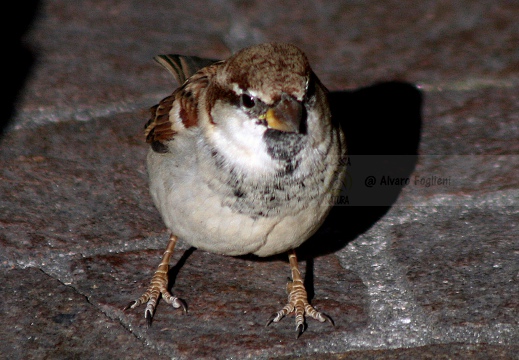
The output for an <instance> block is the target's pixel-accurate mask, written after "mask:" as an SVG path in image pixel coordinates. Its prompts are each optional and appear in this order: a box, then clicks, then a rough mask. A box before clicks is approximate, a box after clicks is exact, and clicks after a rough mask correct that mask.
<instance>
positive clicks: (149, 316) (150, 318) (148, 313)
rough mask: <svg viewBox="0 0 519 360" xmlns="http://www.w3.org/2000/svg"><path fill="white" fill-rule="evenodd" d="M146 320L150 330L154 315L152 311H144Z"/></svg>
mask: <svg viewBox="0 0 519 360" xmlns="http://www.w3.org/2000/svg"><path fill="white" fill-rule="evenodd" d="M144 318H145V319H146V326H147V327H148V328H150V327H151V323H152V321H153V313H152V311H151V310H150V309H146V310H145V311H144Z"/></svg>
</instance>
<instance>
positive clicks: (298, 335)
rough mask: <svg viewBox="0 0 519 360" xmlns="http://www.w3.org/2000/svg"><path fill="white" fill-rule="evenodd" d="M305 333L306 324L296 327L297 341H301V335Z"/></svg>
mask: <svg viewBox="0 0 519 360" xmlns="http://www.w3.org/2000/svg"><path fill="white" fill-rule="evenodd" d="M304 331H305V324H299V325H297V327H296V332H297V334H296V340H297V339H299V337H300V336H301V334H302V333H303V332H304Z"/></svg>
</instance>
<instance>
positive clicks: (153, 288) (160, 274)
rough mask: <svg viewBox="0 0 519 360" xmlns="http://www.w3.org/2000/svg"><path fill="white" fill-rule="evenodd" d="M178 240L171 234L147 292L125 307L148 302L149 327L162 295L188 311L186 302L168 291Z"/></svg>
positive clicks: (168, 301)
mask: <svg viewBox="0 0 519 360" xmlns="http://www.w3.org/2000/svg"><path fill="white" fill-rule="evenodd" d="M176 240H177V238H176V237H175V236H171V238H170V241H169V244H168V247H167V248H166V251H165V252H164V255H163V257H162V261H161V262H160V265H159V267H158V268H157V271H155V274H154V275H153V277H152V278H151V283H150V286H149V287H148V289H147V290H146V292H145V293H144V294H142V295H141V297H140V298H138V299H137V300H135V301H132V302H130V303H129V304H128V305H127V306H126V307H125V308H124V310H128V309H135V308H136V307H137V306H139V305H142V304H144V303H146V309H145V310H144V318H145V319H146V322H147V325H148V327H150V326H151V321H152V318H153V314H154V313H155V307H156V306H157V302H158V300H159V297H160V295H162V298H163V299H164V301H166V302H167V303H168V304H170V305H172V306H173V307H174V308H175V309H178V308H182V309H183V310H184V312H187V305H186V302H185V301H184V300H182V299H180V298H177V297H175V296H173V295H171V293H170V292H169V291H168V270H169V260H170V258H171V254H172V253H173V249H174V247H175V244H176Z"/></svg>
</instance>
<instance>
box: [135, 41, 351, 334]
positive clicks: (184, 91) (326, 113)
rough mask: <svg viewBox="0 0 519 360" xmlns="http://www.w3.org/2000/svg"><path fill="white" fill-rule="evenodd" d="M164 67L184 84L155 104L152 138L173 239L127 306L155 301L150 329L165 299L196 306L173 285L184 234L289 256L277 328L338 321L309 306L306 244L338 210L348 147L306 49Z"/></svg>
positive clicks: (265, 49) (275, 47)
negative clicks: (303, 268) (300, 253)
mask: <svg viewBox="0 0 519 360" xmlns="http://www.w3.org/2000/svg"><path fill="white" fill-rule="evenodd" d="M156 60H157V61H158V62H159V63H160V64H161V65H163V66H164V67H165V68H166V69H167V70H169V71H170V72H171V73H172V74H173V75H174V76H175V77H176V79H177V81H179V83H180V84H182V85H181V86H180V87H179V88H178V89H176V90H175V91H174V92H173V94H172V95H171V96H168V97H166V98H165V99H163V100H162V101H161V102H160V103H159V104H158V105H156V106H154V107H153V108H152V109H151V114H152V115H151V119H150V120H149V121H148V123H147V124H146V131H145V134H146V140H147V142H148V143H149V144H150V145H151V149H150V151H149V153H148V158H147V164H148V173H149V177H150V192H151V195H152V197H153V201H154V202H155V205H156V207H157V208H158V210H159V212H160V213H161V215H162V218H163V220H164V223H165V224H166V226H167V227H168V229H169V230H170V231H171V237H170V241H169V244H168V246H167V249H166V252H165V253H164V256H163V258H162V261H161V263H160V265H159V267H158V270H157V271H156V272H155V275H154V276H153V278H152V280H151V285H150V287H149V288H148V289H147V291H146V292H145V293H144V294H143V295H142V296H141V297H140V298H139V299H138V300H136V301H134V302H132V303H130V304H129V305H128V306H127V308H130V307H131V308H135V307H137V306H139V305H141V304H143V303H147V305H146V309H145V318H146V319H147V321H148V325H149V324H151V318H152V316H153V314H154V311H155V306H156V304H157V300H158V298H159V296H160V295H162V297H163V299H164V300H165V301H166V302H167V303H169V304H172V305H173V307H175V308H180V307H182V308H184V310H186V306H185V303H184V302H183V301H182V300H180V299H178V298H177V297H174V296H172V295H171V294H170V293H169V292H168V290H167V285H168V276H167V273H168V269H169V260H170V257H171V254H172V252H173V249H174V247H175V244H176V242H177V238H180V239H181V240H183V241H185V242H187V243H188V244H190V245H192V246H194V247H196V248H199V249H202V250H205V251H209V252H213V253H218V254H223V255H230V256H236V255H244V254H255V255H258V256H271V255H275V254H279V253H283V252H288V255H289V261H290V269H291V272H292V281H291V282H290V283H289V284H288V292H289V295H288V303H287V305H286V306H285V307H284V308H283V309H281V310H280V311H278V312H277V313H275V314H274V315H273V316H272V317H271V318H270V319H269V320H268V322H267V325H269V324H270V323H272V322H278V321H279V320H281V319H282V318H283V317H284V316H285V315H287V314H289V313H292V312H294V313H295V320H296V331H297V336H299V335H300V334H301V333H302V332H303V331H304V321H305V316H310V317H312V318H314V319H317V320H319V321H321V322H324V321H327V320H328V321H330V322H331V323H332V324H333V322H332V320H331V318H330V317H328V316H327V315H325V314H324V313H321V312H318V311H317V310H315V309H314V307H313V306H312V305H310V304H309V303H308V297H307V293H306V290H305V287H304V285H303V280H302V278H301V274H300V272H299V270H298V264H297V258H296V251H295V249H296V248H297V247H298V246H300V245H301V244H302V243H303V242H304V241H306V240H307V239H308V238H309V237H310V236H311V235H312V234H314V233H315V232H316V231H317V229H318V228H319V227H320V225H321V224H322V223H323V221H324V219H325V217H326V215H327V214H328V212H329V210H330V208H331V207H332V206H333V199H334V197H335V196H336V195H338V192H339V191H340V188H341V182H342V179H343V177H344V173H345V168H344V165H342V164H343V163H344V161H342V160H341V159H343V158H344V157H345V156H346V145H345V140H344V134H343V132H342V130H341V129H340V127H339V126H338V125H336V124H334V123H332V121H331V113H330V108H329V105H328V100H327V90H326V88H325V87H324V86H323V85H322V84H321V82H320V81H319V79H318V78H317V76H316V75H315V74H314V73H313V71H312V69H311V68H310V65H309V63H308V60H307V58H306V56H305V55H304V53H303V52H302V51H301V50H299V49H298V48H297V47H295V46H293V45H289V44H278V43H267V44H261V45H256V46H252V47H249V48H245V49H243V50H241V51H239V52H238V53H236V54H234V55H233V56H231V57H230V58H229V59H227V60H224V61H216V62H215V61H210V60H204V59H200V58H196V57H182V56H178V55H162V56H158V57H156ZM199 69H200V70H199ZM195 71H196V72H195Z"/></svg>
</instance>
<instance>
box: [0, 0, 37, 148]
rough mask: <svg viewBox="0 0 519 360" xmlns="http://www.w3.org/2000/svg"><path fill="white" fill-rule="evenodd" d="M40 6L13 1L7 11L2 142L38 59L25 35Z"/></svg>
mask: <svg viewBox="0 0 519 360" xmlns="http://www.w3.org/2000/svg"><path fill="white" fill-rule="evenodd" d="M39 6H40V1H39V0H28V1H23V2H13V3H11V5H10V9H9V11H4V17H5V18H4V23H5V24H9V26H8V27H9V31H6V32H5V33H6V35H5V36H6V42H5V43H4V49H5V51H4V53H5V54H7V56H4V58H3V61H4V63H5V64H4V66H5V70H6V72H7V73H6V76H5V78H4V84H3V87H4V89H6V91H5V92H4V93H3V94H2V97H3V100H2V106H1V108H0V112H1V113H0V140H1V137H2V135H3V133H4V132H5V130H6V128H7V126H8V125H9V123H10V121H11V119H12V118H13V116H14V115H15V114H14V112H15V104H16V101H17V99H18V95H19V93H20V90H21V89H22V88H23V86H24V84H25V81H26V79H27V77H28V75H29V73H30V71H31V68H32V66H33V64H34V62H35V60H36V56H35V54H34V53H33V52H32V51H31V50H30V49H29V48H27V46H25V45H24V43H23V36H24V34H25V33H26V32H27V30H28V29H29V28H30V25H31V24H32V22H33V20H34V18H35V17H36V14H37V13H38V9H39Z"/></svg>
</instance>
